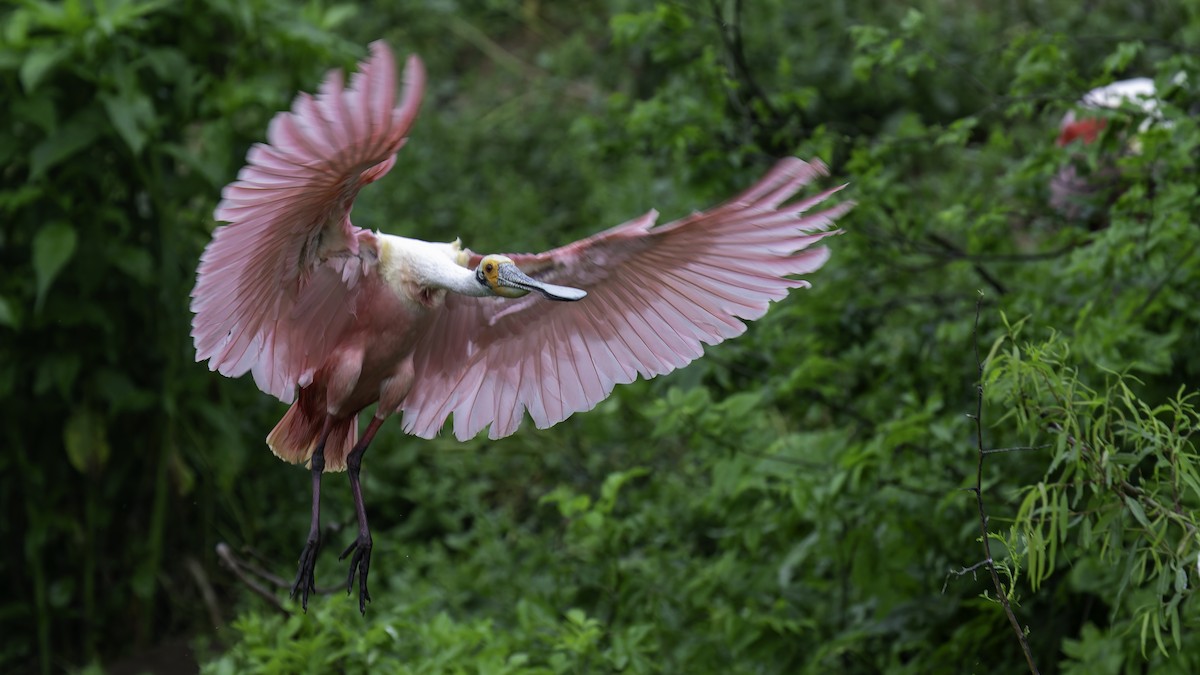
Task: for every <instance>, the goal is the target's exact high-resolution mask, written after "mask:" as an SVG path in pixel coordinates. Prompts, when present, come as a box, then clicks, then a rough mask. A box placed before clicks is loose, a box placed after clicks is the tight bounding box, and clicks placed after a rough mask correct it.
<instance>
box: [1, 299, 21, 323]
mask: <svg viewBox="0 0 1200 675" xmlns="http://www.w3.org/2000/svg"><path fill="white" fill-rule="evenodd" d="M0 325H3V326H9V327H10V328H19V327H20V324H19V323H18V322H17V315H16V314H14V313H13V309H12V305H10V304H9V303H8V299H7V298H3V297H0Z"/></svg>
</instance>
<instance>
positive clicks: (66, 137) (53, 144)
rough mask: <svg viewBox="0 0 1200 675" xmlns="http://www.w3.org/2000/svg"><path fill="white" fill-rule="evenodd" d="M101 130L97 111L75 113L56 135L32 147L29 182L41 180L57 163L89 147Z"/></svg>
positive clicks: (89, 110) (101, 126)
mask: <svg viewBox="0 0 1200 675" xmlns="http://www.w3.org/2000/svg"><path fill="white" fill-rule="evenodd" d="M103 129H104V125H103V122H102V121H101V119H100V114H99V111H98V110H96V109H95V108H94V107H90V108H87V109H85V110H83V111H81V112H79V113H77V114H76V115H75V116H74V117H72V118H71V119H70V120H69V121H68V122H67V123H66V124H64V125H63V126H62V127H61V128H60V129H59V130H58V133H56V134H53V135H50V136H47V137H46V138H44V139H42V141H41V142H40V143H38V144H37V145H35V146H34V147H33V151H32V152H31V153H30V156H29V157H30V160H29V167H30V169H29V180H30V181H35V180H37V179H39V178H41V177H42V176H43V175H44V174H45V173H46V172H47V171H49V170H50V169H51V168H53V167H54V166H55V165H57V164H58V163H60V162H62V161H63V160H65V159H68V158H69V157H71V155H74V154H75V153H77V152H79V151H80V150H82V149H84V148H86V147H87V146H89V145H91V143H92V141H94V140H96V137H97V136H99V135H100V132H101V131H102V130H103Z"/></svg>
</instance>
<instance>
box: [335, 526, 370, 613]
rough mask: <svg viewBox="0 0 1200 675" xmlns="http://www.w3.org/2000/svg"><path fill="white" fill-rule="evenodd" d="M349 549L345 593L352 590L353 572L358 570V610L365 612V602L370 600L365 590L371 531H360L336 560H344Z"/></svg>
mask: <svg viewBox="0 0 1200 675" xmlns="http://www.w3.org/2000/svg"><path fill="white" fill-rule="evenodd" d="M351 551H353V552H354V555H353V556H351V557H350V574H349V575H348V576H347V577H346V594H347V595H349V594H350V592H351V591H352V590H354V572H355V571H357V572H358V611H359V612H361V613H362V614H364V615H365V614H366V613H367V603H368V602H370V601H371V593H370V592H369V591H368V590H367V573H368V572H369V571H370V569H371V533H370V532H360V533H359V535H358V538H357V539H355V540H354V543H353V544H350V546H348V547H347V548H346V550H345V551H343V552H342V555H341V556H339V557H338V560H345V559H346V556H348V555H350V553H351Z"/></svg>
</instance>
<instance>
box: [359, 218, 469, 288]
mask: <svg viewBox="0 0 1200 675" xmlns="http://www.w3.org/2000/svg"><path fill="white" fill-rule="evenodd" d="M376 236H378V237H379V239H380V268H381V271H382V272H383V276H384V279H386V280H387V281H388V283H389V284H390V285H391V286H392V288H394V289H395V290H396V292H397V293H403V292H405V289H406V288H408V287H410V285H412V286H417V287H422V288H436V289H444V290H447V291H451V292H454V293H459V294H461V295H469V296H472V297H485V296H489V295H492V292H491V291H490V290H489V289H488V287H487V286H485V285H484V284H481V283H479V281H478V280H476V278H475V270H472V269H470V268H467V267H464V266H463V265H464V264H465V263H466V261H467V255H466V253H465V252H464V251H463V250H462V247H461V246H460V245H459V243H458V242H457V241H456V242H452V243H449V244H439V243H434V242H429V241H422V240H420V239H409V238H408V237H397V236H394V235H389V234H383V233H379V234H377V235H376Z"/></svg>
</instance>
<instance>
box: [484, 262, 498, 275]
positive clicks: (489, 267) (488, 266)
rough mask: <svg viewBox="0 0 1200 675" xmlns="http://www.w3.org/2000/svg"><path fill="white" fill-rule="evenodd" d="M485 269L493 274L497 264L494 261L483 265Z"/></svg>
mask: <svg viewBox="0 0 1200 675" xmlns="http://www.w3.org/2000/svg"><path fill="white" fill-rule="evenodd" d="M483 271H484V272H487V273H488V274H491V273H492V272H494V271H496V265H495V264H494V263H488V264H486V265H484V266H483Z"/></svg>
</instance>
